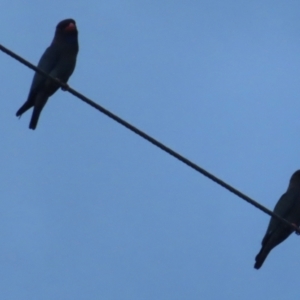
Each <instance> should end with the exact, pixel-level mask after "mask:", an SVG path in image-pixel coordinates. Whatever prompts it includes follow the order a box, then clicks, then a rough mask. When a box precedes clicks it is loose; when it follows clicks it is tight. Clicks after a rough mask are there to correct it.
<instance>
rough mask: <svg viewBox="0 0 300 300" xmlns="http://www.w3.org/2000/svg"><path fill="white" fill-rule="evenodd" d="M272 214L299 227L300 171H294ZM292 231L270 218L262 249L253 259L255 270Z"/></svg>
mask: <svg viewBox="0 0 300 300" xmlns="http://www.w3.org/2000/svg"><path fill="white" fill-rule="evenodd" d="M274 212H275V213H276V214H277V215H279V216H281V217H282V218H284V219H286V220H287V221H289V222H290V223H292V224H294V225H295V226H297V227H299V225H300V170H298V171H296V172H295V173H294V174H293V175H292V177H291V179H290V184H289V186H288V189H287V191H286V192H285V193H284V194H283V195H282V196H281V198H280V199H279V201H278V202H277V204H276V205H275V208H274ZM293 231H294V230H293V229H292V228H291V227H290V226H288V225H285V224H284V223H282V222H281V221H279V220H277V219H276V218H274V217H272V218H271V220H270V223H269V226H268V229H267V232H266V234H265V236H264V238H263V240H262V243H261V244H262V248H261V250H260V251H259V253H258V254H257V255H256V257H255V261H256V262H255V265H254V268H255V269H259V268H260V267H261V266H262V264H263V263H264V261H265V259H266V258H267V256H268V254H269V253H270V251H271V250H272V249H273V248H274V247H276V246H277V245H278V244H280V243H281V242H283V241H284V240H285V239H286V238H287V237H288V236H289V235H290V234H291V233H292V232H293Z"/></svg>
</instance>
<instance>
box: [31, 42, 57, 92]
mask: <svg viewBox="0 0 300 300" xmlns="http://www.w3.org/2000/svg"><path fill="white" fill-rule="evenodd" d="M58 60H59V51H58V50H57V49H56V48H55V47H53V45H51V46H49V47H48V48H47V49H46V51H45V52H44V54H43V55H42V57H41V58H40V60H39V63H38V68H39V69H41V70H43V71H44V72H46V73H47V74H49V73H51V71H52V70H53V69H54V68H55V66H56V64H57V62H58ZM46 80H47V78H46V77H45V76H43V75H41V74H38V73H35V75H34V77H33V80H32V84H31V88H30V91H32V92H33V91H35V90H37V89H38V88H39V86H40V85H41V84H43V83H44V82H45V81H46Z"/></svg>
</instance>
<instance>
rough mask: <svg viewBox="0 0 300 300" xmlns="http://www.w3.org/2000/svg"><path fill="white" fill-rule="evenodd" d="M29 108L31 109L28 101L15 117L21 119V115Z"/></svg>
mask: <svg viewBox="0 0 300 300" xmlns="http://www.w3.org/2000/svg"><path fill="white" fill-rule="evenodd" d="M31 107H32V103H30V102H29V101H26V102H25V103H24V104H23V105H22V106H21V107H20V108H19V110H18V111H17V112H16V116H17V117H21V115H22V114H23V113H24V112H25V111H26V110H28V109H29V108H31Z"/></svg>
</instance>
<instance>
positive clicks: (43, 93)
mask: <svg viewBox="0 0 300 300" xmlns="http://www.w3.org/2000/svg"><path fill="white" fill-rule="evenodd" d="M78 51H79V45H78V30H77V27H76V22H75V21H74V20H73V19H65V20H62V21H61V22H59V23H58V24H57V26H56V30H55V34H54V38H53V40H52V42H51V44H50V46H49V47H48V48H47V49H46V50H45V52H44V54H43V55H42V57H41V58H40V60H39V63H38V68H39V69H41V70H43V71H44V72H45V73H47V74H49V75H50V76H52V77H54V78H57V79H59V80H60V81H61V82H63V83H65V84H66V83H67V82H68V79H69V77H70V76H71V75H72V73H73V71H74V69H75V65H76V58H77V54H78ZM58 88H59V85H58V84H57V83H55V82H54V81H53V80H51V79H49V78H47V77H45V76H43V75H41V74H39V73H35V75H34V77H33V79H32V83H31V87H30V90H29V94H28V97H27V100H26V102H25V103H24V104H23V105H22V106H21V107H20V109H19V110H18V111H17V112H16V116H17V117H21V115H22V114H23V113H24V112H26V111H27V110H28V109H30V108H31V107H33V112H32V116H31V121H30V124H29V128H30V129H32V130H34V129H36V127H37V124H38V120H39V116H40V114H41V112H42V109H43V108H44V106H45V104H46V103H47V100H48V98H49V97H50V96H52V95H53V94H54V93H55V92H56V91H57V90H58Z"/></svg>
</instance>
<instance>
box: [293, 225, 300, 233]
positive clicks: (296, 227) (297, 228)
mask: <svg viewBox="0 0 300 300" xmlns="http://www.w3.org/2000/svg"><path fill="white" fill-rule="evenodd" d="M292 224H293V225H294V227H295V229H296V231H295V233H296V234H297V235H300V233H299V232H298V231H297V230H299V227H298V226H297V225H296V224H295V223H292Z"/></svg>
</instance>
